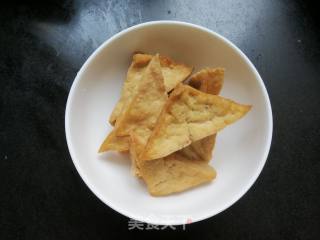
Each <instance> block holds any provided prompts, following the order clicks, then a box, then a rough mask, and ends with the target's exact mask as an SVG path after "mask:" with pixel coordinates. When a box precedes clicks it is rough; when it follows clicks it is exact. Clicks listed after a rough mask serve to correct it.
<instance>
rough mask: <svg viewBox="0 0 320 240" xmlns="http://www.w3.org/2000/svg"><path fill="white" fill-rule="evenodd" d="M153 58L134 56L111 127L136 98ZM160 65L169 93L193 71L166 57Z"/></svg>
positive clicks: (112, 117)
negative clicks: (143, 76) (145, 71)
mask: <svg viewBox="0 0 320 240" xmlns="http://www.w3.org/2000/svg"><path fill="white" fill-rule="evenodd" d="M152 57H153V56H152V55H149V54H141V53H138V54H135V55H133V58H132V63H131V65H130V67H129V70H128V73H127V78H126V81H125V83H124V86H123V89H122V92H121V97H120V100H119V101H118V103H117V104H116V106H115V108H114V109H113V112H112V114H111V116H110V118H109V123H110V124H111V125H113V126H114V125H115V122H116V120H117V118H118V117H119V116H120V115H121V112H122V111H125V110H126V107H127V106H128V104H129V103H130V102H131V100H132V98H133V97H134V96H135V93H136V90H137V88H138V85H139V82H140V80H141V78H142V75H143V72H144V70H145V69H146V67H147V65H148V64H149V62H150V61H151V59H152ZM160 65H161V70H162V74H163V77H164V85H165V89H166V91H167V92H170V91H171V90H172V89H173V88H174V87H175V86H177V84H179V83H180V82H182V81H184V80H185V79H186V78H187V77H189V76H190V74H191V72H192V70H193V68H192V67H189V66H186V65H184V64H180V63H176V62H174V61H173V60H172V59H170V58H168V57H165V56H160Z"/></svg>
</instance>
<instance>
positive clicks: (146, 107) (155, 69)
mask: <svg viewBox="0 0 320 240" xmlns="http://www.w3.org/2000/svg"><path fill="white" fill-rule="evenodd" d="M167 99H168V95H167V92H166V89H165V86H164V79H163V75H162V71H161V66H160V60H159V55H155V56H154V57H153V58H152V60H151V62H150V63H149V65H148V67H147V69H146V70H145V72H144V74H143V76H142V79H141V80H140V84H139V87H138V89H137V92H136V95H135V97H134V98H133V99H132V101H131V103H130V104H129V106H128V108H127V109H126V111H125V112H124V113H123V114H121V116H120V117H119V118H118V120H117V122H116V126H115V132H116V135H117V136H129V134H130V133H131V132H132V131H134V130H135V129H138V128H139V129H140V131H141V129H145V131H149V130H153V128H154V126H155V124H156V122H157V119H158V117H159V115H160V113H161V109H162V108H163V106H164V105H165V103H166V101H167ZM140 131H139V132H140ZM145 131H144V132H143V133H142V134H143V135H145V134H146V133H145Z"/></svg>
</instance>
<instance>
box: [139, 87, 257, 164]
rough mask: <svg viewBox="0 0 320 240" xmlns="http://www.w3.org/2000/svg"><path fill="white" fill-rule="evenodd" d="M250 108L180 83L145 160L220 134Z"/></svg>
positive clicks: (153, 137) (149, 143) (158, 126)
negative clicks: (219, 132) (220, 131)
mask: <svg viewBox="0 0 320 240" xmlns="http://www.w3.org/2000/svg"><path fill="white" fill-rule="evenodd" d="M250 109H251V106H248V105H242V104H238V103H236V102H233V101H231V100H228V99H226V98H223V97H220V96H215V95H210V94H206V93H203V92H200V91H198V90H196V89H194V88H192V87H190V86H187V85H183V84H180V85H179V86H178V87H177V88H176V89H175V90H174V91H173V92H172V93H171V95H170V98H169V99H168V101H167V103H166V105H165V106H164V108H163V110H162V112H161V115H160V116H159V119H158V121H157V124H156V127H155V129H154V131H153V132H152V135H151V136H150V138H149V140H148V143H147V145H146V147H145V150H144V152H143V153H142V155H141V159H142V160H152V159H157V158H161V157H165V156H168V155H169V154H170V153H173V152H175V151H178V150H180V149H182V148H184V147H186V146H188V145H190V144H191V143H192V142H194V141H197V140H200V139H202V138H205V137H207V136H210V135H213V134H215V133H217V132H218V131H219V130H221V129H223V128H224V127H226V126H227V125H229V124H231V123H233V122H235V121H237V120H238V119H240V118H241V117H243V116H244V115H245V114H246V113H247V112H248V111H249V110H250Z"/></svg>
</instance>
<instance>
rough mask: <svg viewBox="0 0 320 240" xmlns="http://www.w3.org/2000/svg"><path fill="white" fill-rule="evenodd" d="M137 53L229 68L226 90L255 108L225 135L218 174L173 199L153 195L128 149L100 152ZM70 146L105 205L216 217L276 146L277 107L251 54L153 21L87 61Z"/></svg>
mask: <svg viewBox="0 0 320 240" xmlns="http://www.w3.org/2000/svg"><path fill="white" fill-rule="evenodd" d="M135 51H143V52H146V53H161V54H163V55H168V56H170V57H172V58H173V59H175V60H177V61H180V62H183V63H186V64H189V65H191V66H195V71H197V70H199V69H201V68H203V67H207V66H210V67H216V66H221V67H224V68H226V74H225V84H224V87H223V90H222V93H221V95H222V96H224V97H227V98H231V99H234V100H235V101H238V102H240V103H244V104H252V105H253V108H252V110H251V111H250V112H249V113H248V114H247V115H246V116H245V117H244V118H242V119H241V120H240V121H238V122H236V123H235V124H233V125H231V126H229V127H227V128H225V129H224V130H223V131H222V132H220V133H219V134H218V137H217V143H216V147H215V150H214V157H213V160H212V161H211V163H210V164H211V165H213V166H214V168H215V169H216V170H217V173H218V175H217V178H216V179H215V180H214V181H213V182H211V183H209V184H206V185H203V186H199V187H196V188H194V189H192V190H189V191H186V192H183V193H179V194H174V195H171V196H167V197H152V196H150V195H149V194H148V192H147V189H146V186H145V185H144V183H143V182H142V181H141V180H139V179H137V178H136V177H134V176H132V174H131V172H130V161H129V159H128V157H127V156H126V155H123V154H119V153H112V152H110V153H106V154H102V155H99V154H98V153H97V150H98V148H99V146H100V144H101V142H102V141H103V139H104V138H105V136H106V135H107V133H108V132H110V130H111V127H110V125H109V124H108V122H107V119H108V117H109V115H110V113H111V111H112V109H113V107H114V106H115V104H116V102H117V100H118V99H119V96H120V91H121V87H122V84H123V81H124V79H125V77H126V71H127V69H128V66H129V64H130V61H131V59H130V58H131V55H132V53H133V52H135ZM65 128H66V138H67V142H68V147H69V151H70V154H71V157H72V160H73V163H74V165H75V166H76V168H77V170H78V172H79V174H80V176H81V177H82V179H83V180H84V182H85V183H86V184H87V185H88V187H89V188H90V189H91V191H92V192H93V193H94V194H95V195H96V196H97V197H98V198H100V199H101V200H102V201H103V202H104V203H105V204H107V205H108V206H109V207H111V208H113V209H114V210H116V211H117V212H119V213H122V214H123V215H125V216H127V217H129V218H133V219H136V220H140V221H143V222H148V223H153V224H164V225H171V224H172V225H173V224H175V225H176V224H185V223H186V222H196V221H200V220H203V219H206V218H209V217H211V216H213V215H215V214H217V213H219V212H221V211H223V210H224V209H226V208H228V207H229V206H231V205H232V204H233V203H235V202H236V201H237V200H238V199H239V198H240V197H241V196H242V195H244V194H245V193H246V191H247V190H248V189H249V188H250V186H251V185H252V184H253V183H254V181H255V180H256V179H257V177H258V175H259V174H260V172H261V170H262V168H263V166H264V164H265V162H266V159H267V155H268V152H269V148H270V144H271V138H272V112H271V106H270V101H269V98H268V94H267V91H266V88H265V86H264V84H263V81H262V79H261V77H260V76H259V74H258V72H257V70H256V69H255V67H254V66H253V64H252V63H251V62H250V61H249V59H248V58H247V57H246V56H245V55H244V54H243V53H242V52H241V51H240V50H239V49H238V48H237V47H236V46H235V45H234V44H232V43H231V42H230V41H228V40H227V39H226V38H224V37H222V36H220V35H219V34H217V33H215V32H212V31H210V30H208V29H206V28H203V27H200V26H196V25H193V24H189V23H183V22H174V21H158V22H147V23H143V24H139V25H136V26H133V27H131V28H128V29H126V30H124V31H122V32H120V33H118V34H116V35H114V36H113V37H112V38H110V39H109V40H107V41H106V42H104V43H103V44H102V45H101V46H100V47H99V48H98V49H97V50H96V51H95V52H94V53H93V54H92V55H91V56H90V57H89V59H88V60H87V61H86V62H85V64H84V65H83V66H82V68H81V69H80V71H79V72H78V74H77V76H76V78H75V80H74V83H73V85H72V87H71V90H70V93H69V97H68V102H67V107H66V116H65Z"/></svg>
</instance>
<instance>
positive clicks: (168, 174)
mask: <svg viewBox="0 0 320 240" xmlns="http://www.w3.org/2000/svg"><path fill="white" fill-rule="evenodd" d="M140 164H141V166H140V173H141V175H142V177H143V180H144V181H145V182H146V184H147V187H148V191H149V192H150V194H151V195H153V196H163V195H168V194H171V193H176V192H181V191H184V190H186V189H189V188H192V187H195V186H198V185H200V184H203V183H206V182H209V181H211V180H212V179H214V178H215V177H216V171H215V170H214V169H213V168H212V167H211V166H210V165H208V164H207V163H206V162H204V161H199V160H193V159H188V158H186V157H184V156H183V155H180V154H179V153H178V152H176V153H173V154H170V155H169V156H167V157H165V158H160V159H156V160H153V161H143V162H141V163H140Z"/></svg>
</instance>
